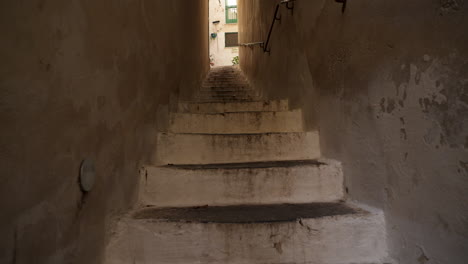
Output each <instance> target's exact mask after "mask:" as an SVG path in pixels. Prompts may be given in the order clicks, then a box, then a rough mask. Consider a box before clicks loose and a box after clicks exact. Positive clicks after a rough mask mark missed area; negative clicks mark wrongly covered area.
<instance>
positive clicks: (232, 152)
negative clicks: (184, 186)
mask: <svg viewBox="0 0 468 264" xmlns="http://www.w3.org/2000/svg"><path fill="white" fill-rule="evenodd" d="M318 158H320V147H319V135H318V132H301V133H270V134H234V135H228V134H224V135H218V134H216V135H215V134H212V135H209V134H174V133H159V134H158V136H157V149H156V155H155V158H154V160H153V164H152V165H167V164H219V163H242V162H260V161H282V160H309V159H318Z"/></svg>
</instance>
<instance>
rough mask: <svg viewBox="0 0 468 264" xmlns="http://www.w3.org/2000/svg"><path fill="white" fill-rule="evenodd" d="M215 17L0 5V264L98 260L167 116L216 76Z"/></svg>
mask: <svg viewBox="0 0 468 264" xmlns="http://www.w3.org/2000/svg"><path fill="white" fill-rule="evenodd" d="M207 18H208V2H207V1H202V0H200V1H195V0H190V1H186V0H171V1H162V0H157V1H154V0H153V1H146V0H141V1H130V0H124V1H105V0H102V1H95V0H94V1H88V0H71V1H59V0H50V1H45V0H31V1H11V0H8V1H2V2H1V3H0V29H1V32H2V37H1V41H0V59H1V61H2V63H1V66H0V122H1V127H2V128H1V130H0V201H1V202H0V207H1V208H2V213H1V217H0V234H1V238H0V263H16V264H19V263H100V261H101V259H102V249H103V247H104V244H105V241H106V232H107V231H108V230H109V226H110V224H111V222H112V221H111V218H112V215H114V214H118V213H119V212H120V211H123V210H125V209H127V208H128V207H130V206H132V204H133V202H135V200H136V198H137V197H136V196H137V183H138V175H139V173H138V170H139V167H140V166H141V165H142V164H144V163H145V162H147V161H148V160H149V159H150V158H151V156H152V154H153V152H154V151H155V141H156V132H157V131H158V130H162V129H164V127H165V124H166V123H167V113H168V108H169V107H170V105H171V103H172V102H175V101H176V99H178V98H189V97H190V96H191V93H192V91H195V90H196V89H194V87H198V86H199V83H200V81H201V79H202V78H203V76H204V74H205V73H206V71H207V70H208V65H209V64H208V57H209V56H208V39H207V38H206V36H207V35H208V29H207V27H206V21H207ZM181 29H182V30H184V31H185V32H184V34H174V32H180V30H181ZM187 39H190V42H189V43H190V45H189V46H187V45H186V44H187ZM87 157H89V158H91V159H93V160H95V162H96V169H97V178H96V183H95V187H94V189H93V190H92V191H91V192H90V193H88V194H87V195H84V194H83V193H82V192H81V191H80V187H79V185H78V170H79V166H80V162H81V160H82V159H84V158H87Z"/></svg>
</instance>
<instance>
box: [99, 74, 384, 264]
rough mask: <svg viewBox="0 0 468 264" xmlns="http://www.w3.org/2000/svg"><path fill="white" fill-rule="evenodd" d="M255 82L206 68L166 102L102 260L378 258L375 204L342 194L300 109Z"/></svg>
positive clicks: (337, 168)
mask: <svg viewBox="0 0 468 264" xmlns="http://www.w3.org/2000/svg"><path fill="white" fill-rule="evenodd" d="M254 94H255V89H252V87H250V86H249V84H248V82H247V80H246V79H245V77H244V76H243V74H242V72H241V71H240V70H239V69H238V68H236V67H223V68H214V69H213V70H211V72H210V73H209V75H208V77H207V79H206V80H205V82H204V83H203V85H202V88H201V89H200V93H199V95H198V97H197V98H198V102H193V103H181V104H180V106H179V110H178V111H177V112H175V113H171V118H170V126H169V132H168V133H160V134H159V135H158V144H157V146H158V149H157V153H158V154H157V158H156V159H155V160H154V164H153V165H151V166H147V167H146V168H145V169H144V170H143V172H142V175H141V186H140V197H141V199H140V202H141V207H140V208H139V209H137V210H136V211H135V212H132V213H130V214H129V215H128V216H127V217H126V218H124V219H122V221H121V222H120V223H119V225H118V228H117V230H116V231H115V232H116V234H115V236H114V240H113V241H112V242H111V244H110V246H109V248H108V251H107V263H109V264H124V263H141V264H150V263H186V264H188V263H233V264H234V263H238V264H240V263H249V264H256V263H258V264H260V263H277V264H279V263H295V264H301V263H360V264H364V263H365V264H368V263H386V262H385V261H386V260H387V252H386V250H387V249H386V242H385V241H386V239H385V237H386V232H385V223H384V218H383V214H382V212H380V211H378V210H375V209H370V208H367V209H363V208H360V207H359V206H357V205H355V204H349V203H346V202H345V193H344V190H343V172H342V168H341V164H340V163H339V162H337V161H334V160H325V159H321V155H320V148H319V138H318V137H319V135H318V133H317V132H316V131H311V132H307V131H305V130H304V128H303V124H302V123H303V121H302V113H301V110H300V109H298V110H292V109H290V107H289V105H288V101H287V100H281V101H261V100H258V99H259V98H257V100H254V98H256V97H255V95H254Z"/></svg>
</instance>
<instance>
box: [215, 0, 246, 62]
mask: <svg viewBox="0 0 468 264" xmlns="http://www.w3.org/2000/svg"><path fill="white" fill-rule="evenodd" d="M213 21H219V23H216V24H213ZM208 27H209V34H210V35H211V33H216V34H217V37H216V38H212V37H211V36H210V39H209V42H210V58H211V63H212V66H215V67H216V66H228V65H232V59H233V58H234V57H236V56H239V48H238V47H226V37H225V33H226V32H228V33H229V32H238V30H239V27H238V24H237V23H236V24H226V0H210V19H209V21H208Z"/></svg>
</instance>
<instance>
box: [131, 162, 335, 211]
mask: <svg viewBox="0 0 468 264" xmlns="http://www.w3.org/2000/svg"><path fill="white" fill-rule="evenodd" d="M343 199H344V190H343V173H342V170H341V164H340V163H339V162H336V161H332V160H321V161H320V162H317V161H287V162H262V163H246V164H242V163H241V164H210V165H185V166H165V167H153V166H147V167H145V170H143V171H142V185H141V187H140V203H141V204H146V205H154V206H158V207H176V206H177V207H179V206H204V205H234V204H244V205H245V204H279V203H311V202H333V201H338V200H343Z"/></svg>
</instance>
